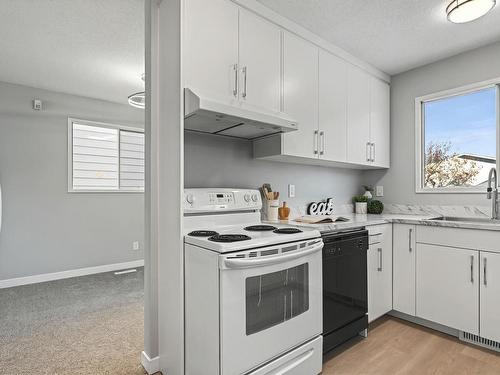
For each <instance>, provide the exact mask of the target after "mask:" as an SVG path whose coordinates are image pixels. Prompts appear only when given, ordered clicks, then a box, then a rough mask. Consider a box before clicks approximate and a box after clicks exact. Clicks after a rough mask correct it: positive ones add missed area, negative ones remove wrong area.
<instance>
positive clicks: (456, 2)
mask: <svg viewBox="0 0 500 375" xmlns="http://www.w3.org/2000/svg"><path fill="white" fill-rule="evenodd" d="M495 4H496V0H453V1H452V2H451V3H450V4H449V5H448V6H447V7H446V15H447V16H448V20H449V21H450V22H453V23H466V22H470V21H474V20H476V19H478V18H480V17H482V16H484V15H485V14H486V13H488V12H489V11H490V10H492V9H493V7H494V6H495Z"/></svg>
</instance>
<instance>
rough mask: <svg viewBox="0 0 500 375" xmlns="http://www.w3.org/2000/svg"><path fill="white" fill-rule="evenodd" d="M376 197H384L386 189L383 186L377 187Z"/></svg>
mask: <svg viewBox="0 0 500 375" xmlns="http://www.w3.org/2000/svg"><path fill="white" fill-rule="evenodd" d="M375 196H377V197H383V196H384V187H383V186H375Z"/></svg>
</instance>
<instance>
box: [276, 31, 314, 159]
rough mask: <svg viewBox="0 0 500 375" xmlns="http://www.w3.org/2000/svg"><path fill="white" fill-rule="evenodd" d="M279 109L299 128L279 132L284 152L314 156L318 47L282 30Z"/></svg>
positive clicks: (301, 155) (306, 156) (307, 156)
mask: <svg viewBox="0 0 500 375" xmlns="http://www.w3.org/2000/svg"><path fill="white" fill-rule="evenodd" d="M283 112H285V113H286V114H288V115H289V116H290V117H291V118H293V119H295V121H297V123H298V125H299V126H298V127H299V130H297V131H294V132H290V133H286V134H283V135H282V137H283V146H284V147H283V151H284V154H287V155H292V156H299V157H305V158H317V157H318V153H319V151H318V141H319V139H318V138H319V135H318V48H317V47H315V46H314V45H313V44H311V43H308V42H307V41H305V40H304V39H301V38H299V37H297V36H295V35H293V34H290V33H288V32H284V33H283Z"/></svg>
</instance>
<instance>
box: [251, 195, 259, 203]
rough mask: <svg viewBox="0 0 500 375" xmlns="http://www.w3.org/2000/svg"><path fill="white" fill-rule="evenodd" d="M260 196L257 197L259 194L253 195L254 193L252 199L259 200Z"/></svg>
mask: <svg viewBox="0 0 500 375" xmlns="http://www.w3.org/2000/svg"><path fill="white" fill-rule="evenodd" d="M258 198H259V197H257V194H253V195H252V200H253V201H254V202H257V200H258Z"/></svg>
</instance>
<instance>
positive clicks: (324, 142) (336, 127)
mask: <svg viewBox="0 0 500 375" xmlns="http://www.w3.org/2000/svg"><path fill="white" fill-rule="evenodd" d="M347 72H348V64H347V63H346V62H345V61H344V60H342V59H340V58H338V57H337V56H335V55H332V54H331V53H328V52H326V51H324V50H321V49H320V50H319V111H318V115H319V132H320V134H319V142H320V145H319V150H320V158H322V159H325V160H332V161H340V162H344V161H346V160H347V142H346V139H347Z"/></svg>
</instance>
